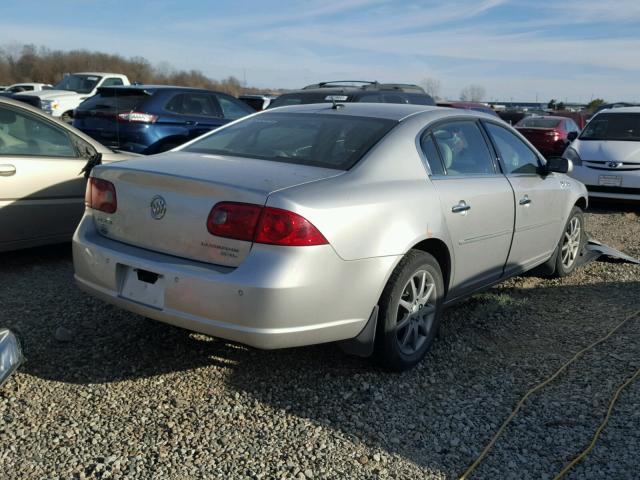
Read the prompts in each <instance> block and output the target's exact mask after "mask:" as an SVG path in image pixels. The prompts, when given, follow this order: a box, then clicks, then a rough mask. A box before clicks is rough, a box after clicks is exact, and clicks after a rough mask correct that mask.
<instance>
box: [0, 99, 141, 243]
mask: <svg viewBox="0 0 640 480" xmlns="http://www.w3.org/2000/svg"><path fill="white" fill-rule="evenodd" d="M97 154H100V157H101V160H102V161H104V162H110V161H114V160H123V159H125V158H130V157H131V155H123V154H121V153H116V152H114V151H112V150H110V149H108V148H106V147H104V146H103V145H100V144H99V143H98V142H96V141H95V140H93V139H91V138H89V137H87V136H86V135H84V134H83V133H82V132H79V131H77V130H75V129H74V128H73V127H71V126H70V125H68V124H66V123H64V122H61V121H60V120H56V119H54V118H52V117H50V116H49V115H46V114H45V113H44V112H42V110H38V109H36V108H33V107H30V106H28V105H25V104H24V103H20V102H17V101H14V100H11V99H3V98H0V252H2V251H7V250H15V249H18V248H27V247H34V246H37V245H45V244H50V243H59V242H65V241H69V240H70V239H71V236H72V234H73V231H74V230H75V228H76V226H77V225H78V222H79V221H80V218H81V217H82V211H83V198H84V192H85V183H86V180H85V178H84V177H83V176H82V175H80V171H81V170H82V169H83V167H84V166H85V165H86V164H87V162H88V161H89V160H91V159H93V158H97V157H96V155H97Z"/></svg>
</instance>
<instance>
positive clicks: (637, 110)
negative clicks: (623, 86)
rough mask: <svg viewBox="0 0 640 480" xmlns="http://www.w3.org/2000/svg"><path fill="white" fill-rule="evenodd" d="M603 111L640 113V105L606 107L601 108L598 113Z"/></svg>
mask: <svg viewBox="0 0 640 480" xmlns="http://www.w3.org/2000/svg"><path fill="white" fill-rule="evenodd" d="M601 113H640V106H638V107H618V108H605V109H604V110H600V111H599V112H598V115H599V114H601Z"/></svg>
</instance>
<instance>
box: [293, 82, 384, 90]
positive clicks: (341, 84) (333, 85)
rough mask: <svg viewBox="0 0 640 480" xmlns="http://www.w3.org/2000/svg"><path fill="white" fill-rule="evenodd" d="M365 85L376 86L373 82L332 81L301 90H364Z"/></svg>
mask: <svg viewBox="0 0 640 480" xmlns="http://www.w3.org/2000/svg"><path fill="white" fill-rule="evenodd" d="M346 84H360V85H346ZM367 85H378V82H376V81H375V80H374V81H373V82H371V81H369V80H333V81H331V82H320V83H314V84H312V85H307V86H306V87H303V88H302V90H310V89H312V88H337V87H359V88H364V87H366V86H367Z"/></svg>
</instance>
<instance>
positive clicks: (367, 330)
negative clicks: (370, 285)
mask: <svg viewBox="0 0 640 480" xmlns="http://www.w3.org/2000/svg"><path fill="white" fill-rule="evenodd" d="M377 323H378V306H377V305H376V306H375V307H373V311H372V312H371V315H370V316H369V320H368V321H367V324H366V325H365V326H364V328H363V329H362V330H361V331H360V333H359V334H358V335H357V336H356V337H354V338H350V339H348V340H342V341H341V342H338V345H339V346H340V348H341V349H342V351H343V352H345V353H347V354H349V355H355V356H357V357H370V356H371V355H373V347H374V345H375V343H374V342H375V339H376V325H377Z"/></svg>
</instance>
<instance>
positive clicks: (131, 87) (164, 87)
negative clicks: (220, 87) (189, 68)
mask: <svg viewBox="0 0 640 480" xmlns="http://www.w3.org/2000/svg"><path fill="white" fill-rule="evenodd" d="M111 89H115V90H153V91H155V90H180V91H188V92H207V93H224V92H218V91H216V90H207V89H206V88H195V87H183V86H179V85H144V84H135V85H112V86H109V87H100V88H99V89H98V90H111Z"/></svg>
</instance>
